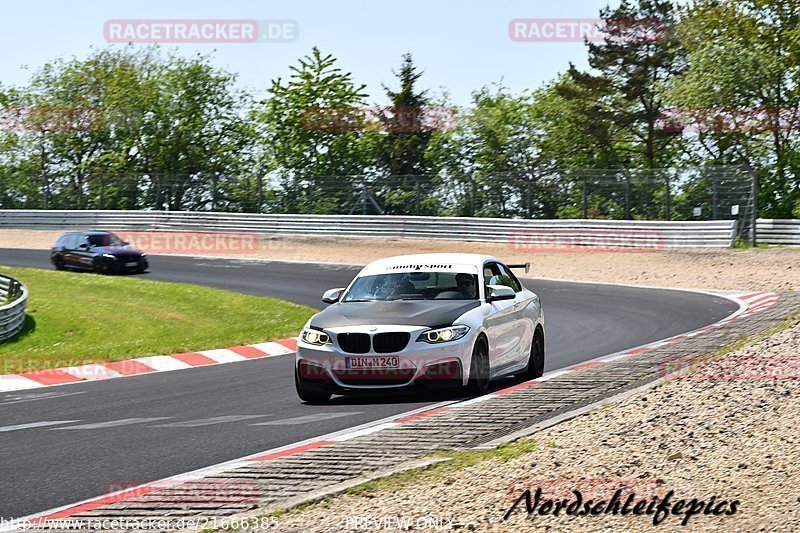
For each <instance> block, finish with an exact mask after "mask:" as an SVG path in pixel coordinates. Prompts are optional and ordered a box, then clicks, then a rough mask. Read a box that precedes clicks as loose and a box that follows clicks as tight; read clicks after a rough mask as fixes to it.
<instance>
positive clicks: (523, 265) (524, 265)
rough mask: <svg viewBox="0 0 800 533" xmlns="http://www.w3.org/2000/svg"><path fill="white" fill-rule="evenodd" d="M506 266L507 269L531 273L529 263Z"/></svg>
mask: <svg viewBox="0 0 800 533" xmlns="http://www.w3.org/2000/svg"><path fill="white" fill-rule="evenodd" d="M506 266H507V267H508V268H524V269H525V273H526V274H527V273H528V272H530V271H531V263H530V261H528V262H527V263H520V264H517V265H506Z"/></svg>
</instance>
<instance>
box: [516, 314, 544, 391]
mask: <svg viewBox="0 0 800 533" xmlns="http://www.w3.org/2000/svg"><path fill="white" fill-rule="evenodd" d="M542 374H544V333H543V332H542V330H541V329H540V328H538V327H537V328H536V332H535V333H534V334H533V340H532V341H531V353H530V355H529V356H528V367H527V368H526V369H525V371H524V372H522V373H520V374H518V377H519V378H520V379H524V380H529V379H536V378H540V377H542Z"/></svg>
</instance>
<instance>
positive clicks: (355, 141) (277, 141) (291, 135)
mask: <svg viewBox="0 0 800 533" xmlns="http://www.w3.org/2000/svg"><path fill="white" fill-rule="evenodd" d="M290 68H291V71H292V74H291V75H290V77H289V79H288V80H286V81H284V80H283V79H281V78H278V79H276V80H273V81H272V84H271V86H270V88H269V89H268V98H267V100H266V101H264V102H262V103H261V108H260V110H259V111H258V113H257V115H256V116H257V118H258V120H259V122H260V124H259V126H260V134H261V136H262V138H263V142H262V148H263V159H262V164H263V165H264V167H265V168H268V169H270V171H271V172H272V173H273V174H274V175H275V176H276V178H277V179H278V181H279V183H280V185H281V187H282V189H283V190H282V194H281V195H280V196H279V197H278V198H277V201H278V202H279V203H280V205H275V206H273V209H278V210H282V211H285V212H298V211H299V212H321V213H335V212H341V211H342V210H345V209H346V208H347V207H348V202H353V201H356V198H357V194H358V193H357V183H358V180H353V179H352V178H348V176H349V177H352V176H354V175H363V174H366V173H367V172H368V171H369V170H370V166H371V161H370V156H369V154H370V153H374V148H370V147H369V143H370V142H374V139H371V136H372V135H371V134H369V133H368V132H366V131H365V129H366V126H367V125H366V123H365V122H364V116H363V113H364V104H365V102H366V100H365V99H366V96H367V95H366V93H365V92H364V89H365V86H364V85H356V83H355V82H354V81H353V79H352V75H351V74H350V73H349V72H343V71H342V70H341V69H340V68H339V67H338V66H337V62H336V59H335V58H334V57H333V56H332V55H330V54H328V55H323V54H322V53H321V52H320V50H319V49H318V48H316V47H314V48H313V49H312V51H311V54H310V55H307V56H305V57H303V58H301V59H300V61H299V65H296V66H292V67H290ZM373 146H374V145H373ZM345 212H346V211H345Z"/></svg>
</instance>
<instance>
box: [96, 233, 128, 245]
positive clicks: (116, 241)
mask: <svg viewBox="0 0 800 533" xmlns="http://www.w3.org/2000/svg"><path fill="white" fill-rule="evenodd" d="M86 240H87V241H89V244H91V245H92V246H125V243H124V242H122V239H120V238H119V237H117V236H116V235H114V234H113V233H103V234H95V235H87V236H86Z"/></svg>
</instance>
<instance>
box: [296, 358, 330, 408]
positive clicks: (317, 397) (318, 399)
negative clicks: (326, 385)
mask: <svg viewBox="0 0 800 533" xmlns="http://www.w3.org/2000/svg"><path fill="white" fill-rule="evenodd" d="M294 387H295V389H296V390H297V395H298V396H299V397H300V399H301V400H303V401H304V402H306V403H310V404H320V403H327V402H328V400H330V399H331V396H333V394H331V393H330V392H323V391H310V390H306V389H304V388H303V387H302V385H301V384H300V376H299V375H298V374H297V367H295V369H294Z"/></svg>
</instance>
